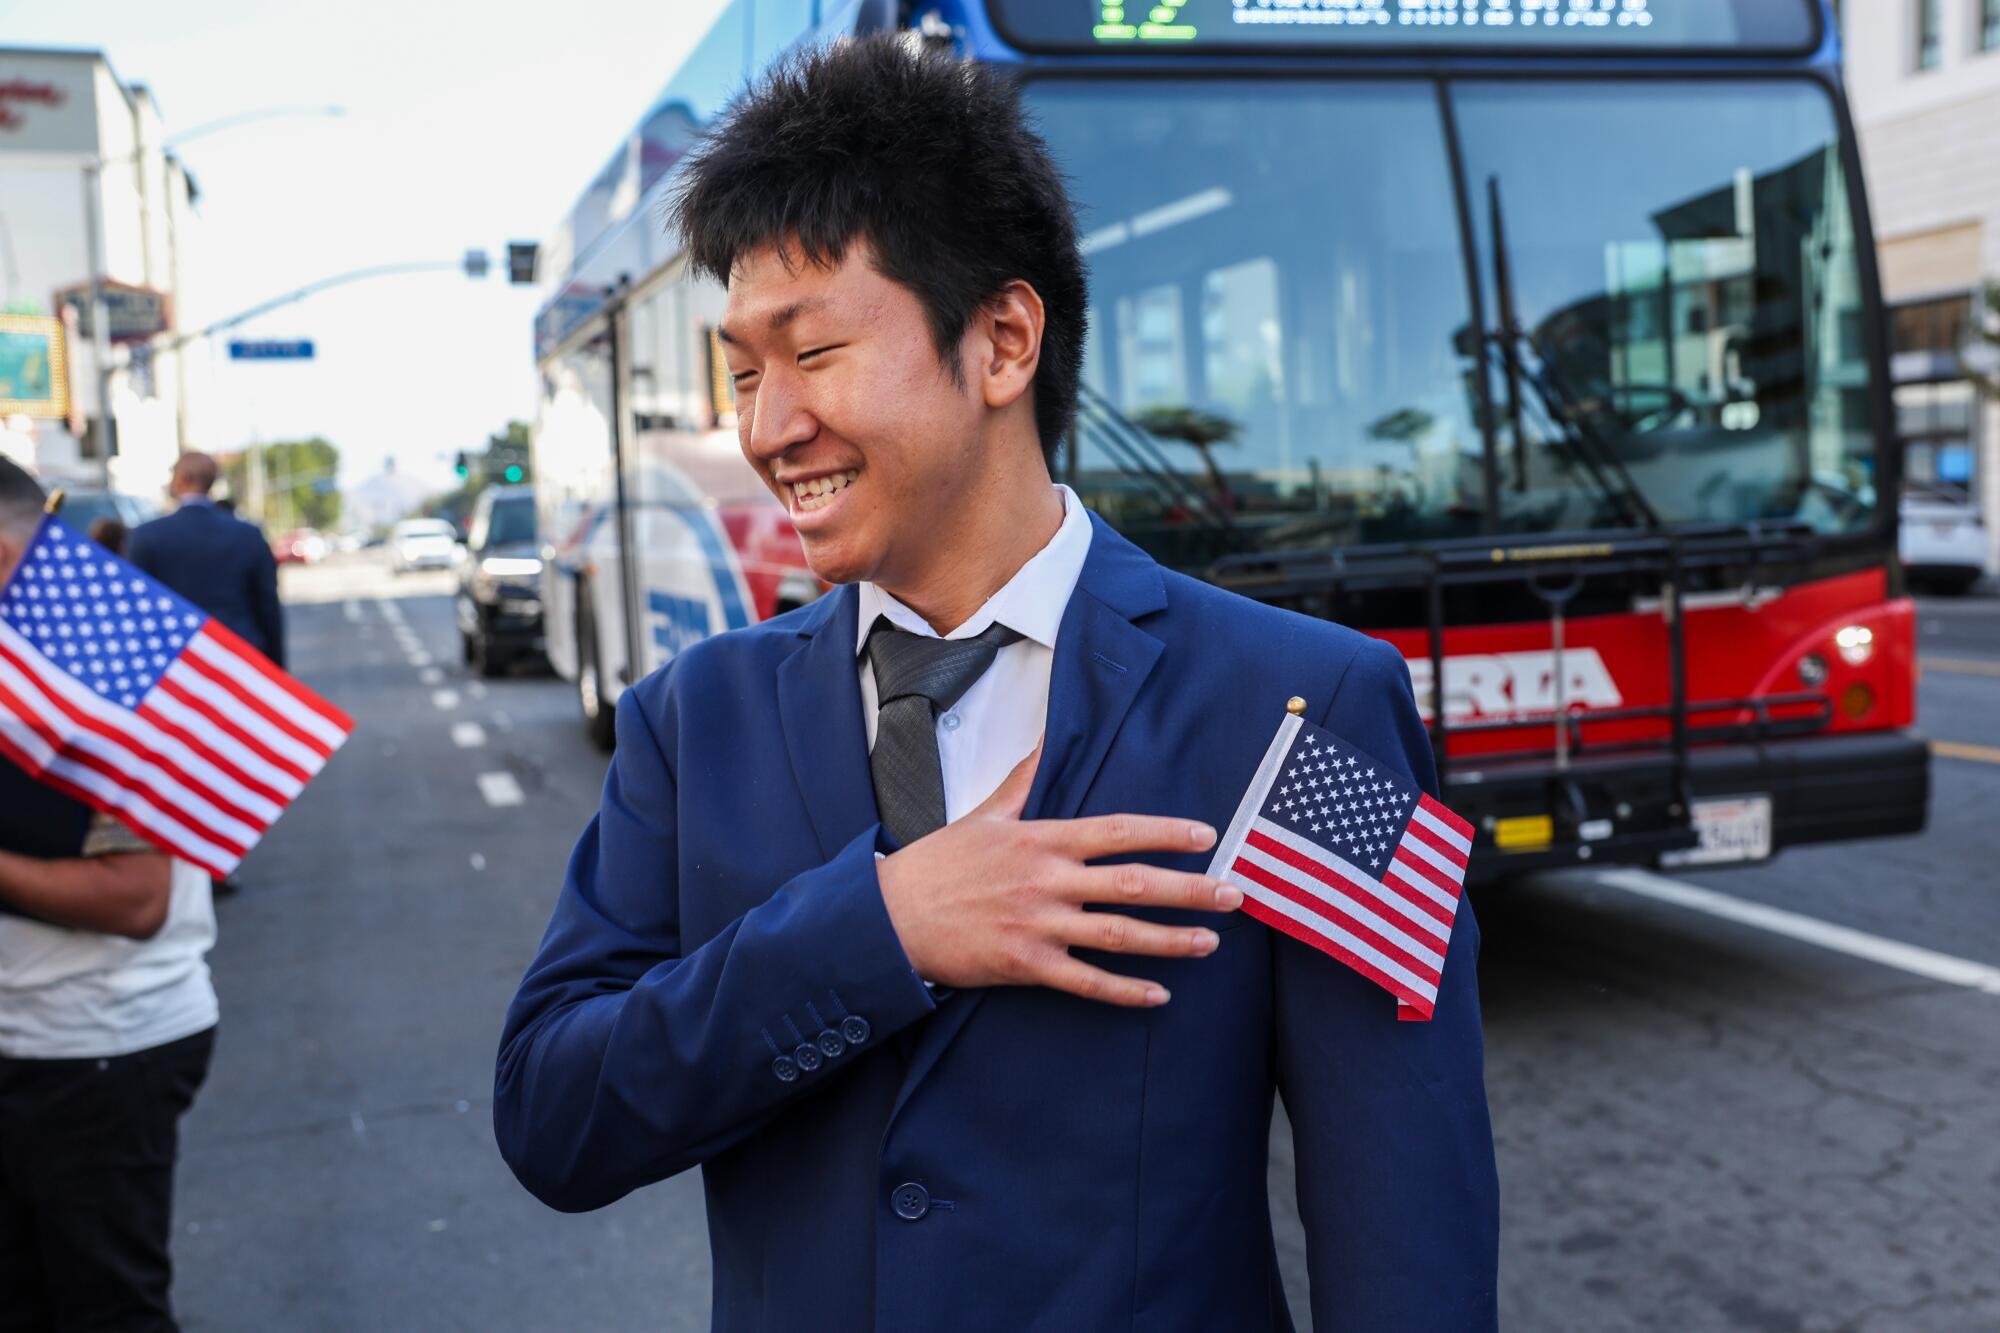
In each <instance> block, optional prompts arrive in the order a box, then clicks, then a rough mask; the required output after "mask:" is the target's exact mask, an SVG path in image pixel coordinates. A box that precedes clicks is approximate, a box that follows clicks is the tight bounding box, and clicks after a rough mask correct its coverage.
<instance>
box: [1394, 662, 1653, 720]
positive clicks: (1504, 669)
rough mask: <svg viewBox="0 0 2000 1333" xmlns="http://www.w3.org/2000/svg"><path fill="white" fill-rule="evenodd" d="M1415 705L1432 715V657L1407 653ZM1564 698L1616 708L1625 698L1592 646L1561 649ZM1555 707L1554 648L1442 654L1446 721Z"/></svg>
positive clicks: (1570, 703)
mask: <svg viewBox="0 0 2000 1333" xmlns="http://www.w3.org/2000/svg"><path fill="white" fill-rule="evenodd" d="M1408 666H1409V668H1410V683H1411V684H1412V685H1413V686H1415V687H1416V691H1417V710H1418V711H1419V712H1420V713H1422V714H1423V716H1424V719H1425V720H1426V721H1429V720H1430V716H1431V661H1430V659H1429V658H1428V657H1418V658H1411V659H1408ZM1563 674H1564V676H1565V680H1564V691H1563V693H1564V702H1565V703H1566V704H1567V705H1568V706H1569V707H1570V708H1571V709H1572V710H1573V709H1576V708H1616V707H1618V706H1619V705H1620V704H1622V703H1624V701H1625V699H1624V696H1623V695H1621V694H1620V693H1619V692H1618V685H1617V682H1615V681H1613V680H1612V679H1611V671H1610V669H1609V668H1607V667H1606V666H1605V665H1604V659H1603V658H1602V657H1600V656H1598V653H1597V650H1596V649H1595V648H1568V649H1565V650H1564V651H1563ZM1555 707H1556V672H1555V654H1554V653H1553V652H1549V651H1546V650H1542V651H1536V652H1525V653H1465V654H1458V655H1454V656H1451V657H1447V658H1445V659H1444V712H1445V719H1446V720H1447V721H1457V720H1461V719H1465V718H1479V719H1482V720H1488V721H1494V720H1500V719H1507V718H1521V717H1533V716H1534V715H1536V714H1538V713H1553V712H1554V711H1555Z"/></svg>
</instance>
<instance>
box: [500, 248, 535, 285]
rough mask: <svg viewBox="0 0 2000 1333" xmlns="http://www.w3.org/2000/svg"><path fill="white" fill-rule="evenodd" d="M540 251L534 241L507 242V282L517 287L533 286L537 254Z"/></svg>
mask: <svg viewBox="0 0 2000 1333" xmlns="http://www.w3.org/2000/svg"><path fill="white" fill-rule="evenodd" d="M539 249H540V247H539V246H538V245H536V244H535V242H533V241H509V242H507V281H509V282H511V283H514V284H516V285H517V286H533V285H534V282H535V254H536V252H537V251H538V250H539Z"/></svg>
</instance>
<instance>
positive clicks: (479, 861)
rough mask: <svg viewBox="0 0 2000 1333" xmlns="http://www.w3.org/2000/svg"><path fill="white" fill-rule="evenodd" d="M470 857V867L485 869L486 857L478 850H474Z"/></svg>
mask: <svg viewBox="0 0 2000 1333" xmlns="http://www.w3.org/2000/svg"><path fill="white" fill-rule="evenodd" d="M470 859H471V861H472V868H473V869H474V870H484V869H486V858H485V857H483V856H481V855H480V854H479V853H478V852H474V853H473V854H472V856H471V858H470Z"/></svg>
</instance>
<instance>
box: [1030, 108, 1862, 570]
mask: <svg viewBox="0 0 2000 1333" xmlns="http://www.w3.org/2000/svg"><path fill="white" fill-rule="evenodd" d="M1448 95H1449V96H1450V98H1451V99H1452V101H1451V108H1452V114H1453V116H1454V118H1455V121H1456V125H1457V129H1458V134H1459V144H1460V153H1461V158H1462V170H1463V180H1462V186H1463V194H1462V196H1461V194H1460V192H1459V191H1458V190H1455V188H1454V185H1455V182H1454V178H1453V166H1452V159H1451V154H1450V152H1449V151H1448V148H1447V137H1446V133H1445V112H1444V110H1443V108H1442V106H1441V104H1440V99H1439V94H1438V91H1437V87H1436V85H1435V84H1433V83H1430V82H1416V81H1410V82H1397V81H1367V82H1360V81H1356V82H1324V81H1310V82H1308V81H1282V80H1257V81H1238V80H1225V79H1200V80H1192V79H1191V80H1173V81H1169V80H1139V79H1131V80H1122V81H1119V82H1117V83H1116V84H1113V83H1110V82H1102V81H1083V80H1070V79H1046V80H1042V81H1039V82H1036V83H1034V84H1031V85H1030V87H1029V90H1028V96H1029V99H1030V103H1031V105H1032V106H1033V107H1034V109H1035V111H1036V113H1037V115H1038V117H1039V120H1040V123H1041V127H1042V131H1043V133H1044V135H1045V136H1046V137H1047V139H1048V141H1049V143H1050V145H1051V147H1052V148H1053V149H1054V150H1055V152H1056V155H1057V156H1058V158H1059V159H1060V160H1061V161H1062V162H1063V164H1064V166H1065V168H1066V170H1067V171H1068V173H1069V176H1070V180H1071V182H1072V188H1073V190H1074V192H1075V194H1076V197H1077V200H1078V204H1079V207H1080V210H1081V213H1082V230H1083V232H1084V240H1083V248H1084V251H1085V254H1086V258H1087V260H1088V263H1089V265H1090V269H1091V298H1092V305H1091V312H1090V317H1091V328H1090V335H1089V339H1088V343H1087V349H1086V359H1085V371H1084V380H1085V391H1084V402H1083V404H1082V408H1081V411H1080V413H1079V421H1078V431H1077V446H1078V447H1077V449H1076V450H1075V451H1074V457H1073V459H1070V460H1066V462H1067V466H1068V467H1069V476H1070V478H1071V479H1072V481H1073V483H1074V484H1076V485H1077V486H1078V487H1079V489H1080V490H1082V491H1083V492H1084V493H1085V495H1086V497H1087V498H1088V499H1089V501H1090V502H1091V503H1092V504H1094V505H1095V506H1097V507H1098V508H1099V509H1100V510H1101V511H1102V512H1104V513H1105V514H1106V516H1107V517H1109V518H1112V519H1113V520H1114V521H1116V522H1119V523H1120V524H1121V526H1123V527H1124V529H1125V530H1126V531H1127V532H1128V533H1130V534H1132V535H1133V536H1134V537H1135V538H1137V539H1139V540H1141V541H1146V540H1147V538H1148V537H1149V536H1151V537H1153V538H1155V539H1156V540H1154V541H1151V542H1149V543H1148V544H1150V545H1152V546H1153V547H1154V549H1155V552H1156V554H1159V555H1161V558H1163V559H1167V560H1168V561H1169V562H1170V563H1175V562H1176V561H1175V560H1174V556H1175V555H1176V550H1175V549H1174V540H1173V539H1174V537H1175V536H1176V533H1177V531H1180V532H1185V531H1186V530H1190V529H1199V530H1203V531H1212V530H1213V529H1215V528H1216V527H1218V526H1220V525H1223V524H1226V525H1227V526H1229V527H1232V528H1233V529H1234V530H1235V536H1234V538H1233V540H1234V541H1235V542H1236V543H1237V544H1238V545H1239V546H1240V545H1242V544H1249V545H1252V546H1263V547H1267V548H1273V549H1276V548H1286V547H1305V546H1329V545H1335V546H1352V545H1370V544H1377V543H1399V542H1409V541H1424V540H1434V539H1443V538H1452V537H1474V536H1482V535H1493V534H1513V535H1522V534H1536V533H1557V532H1571V531H1583V530H1594V529H1610V528H1631V527H1646V526H1651V525H1655V524H1665V525H1687V524H1738V523H1746V522H1751V521H1781V522H1803V523H1805V524H1808V525H1810V526H1811V527H1812V528H1813V529H1814V530H1816V531H1822V532H1843V531H1856V530H1860V529H1863V528H1866V527H1868V526H1869V525H1870V524H1871V523H1872V522H1873V509H1874V504H1875V498H1874V490H1873V484H1872V483H1873V476H1874V460H1875V453H1876V449H1877V443H1876V433H1875V423H1874V421H1873V419H1872V401H1873V399H1872V396H1871V393H1870V387H1869V361H1868V359H1867V357H1866V355H1865V353H1864V344H1863V336H1862V330H1863V328H1864V309H1865V307H1864V304H1863V299H1862V288H1861V281H1860V277H1859V272H1860V270H1859V267H1858V261H1857V249H1856V241H1855V234H1854V229H1853V226H1852V222H1851V219H1850V215H1849V210H1848V200H1847V187H1846V184H1845V180H1844V173H1843V169H1842V161H1841V155H1840V151H1839V138H1838V131H1837V128H1836V122H1835V118H1834V113H1833V107H1832V103H1831V100H1830V99H1829V97H1828V96H1827V94H1826V92H1825V91H1824V90H1822V89H1821V88H1819V87H1818V86H1816V85H1814V84H1810V83H1806V82H1803V81H1787V82H1782V83H1777V82H1774V83H1750V82H1723V81H1703V82H1681V81H1648V82H1637V81H1625V82H1621V83H1615V84H1614V83H1605V82H1597V81H1582V80H1574V81H1541V80H1538V81H1534V82H1528V81H1505V82H1503V81H1493V82H1482V83H1470V84H1462V85H1458V86H1455V87H1453V88H1451V89H1450V91H1449V94H1448ZM1461 198H1462V199H1463V202H1464V205H1465V207H1466V209H1467V211H1468V213H1469V215H1470V222H1471V224H1472V226H1471V231H1472V238H1473V249H1474V253H1473V254H1472V255H1471V256H1470V257H1468V256H1467V254H1466V252H1465V247H1464V245H1463V244H1462V243H1461V234H1462V233H1461V228H1460V214H1459V208H1460V202H1461ZM1468 260H1469V262H1468ZM1474 275H1476V281H1477V288H1476V292H1477V306H1475V303H1474V293H1475V288H1474V287H1473V285H1472V281H1473V277H1474ZM1475 309H1476V310H1477V311H1478V317H1477V318H1476V317H1475V313H1474V312H1475ZM1482 382H1483V383H1482ZM1482 388H1483V389H1484V393H1482ZM1482 401H1484V402H1486V403H1488V404H1490V409H1489V410H1490V412H1491V419H1490V429H1488V430H1482V429H1481V424H1480V417H1479V413H1480V411H1481V404H1482ZM1198 549H1199V547H1198V545H1197V546H1194V547H1187V548H1186V549H1185V550H1184V551H1182V552H1180V553H1181V554H1184V555H1186V556H1187V557H1189V558H1190V559H1191V558H1192V557H1193V556H1194V555H1195V554H1196V552H1197V550H1198ZM1181 562H1182V563H1185V562H1186V561H1181Z"/></svg>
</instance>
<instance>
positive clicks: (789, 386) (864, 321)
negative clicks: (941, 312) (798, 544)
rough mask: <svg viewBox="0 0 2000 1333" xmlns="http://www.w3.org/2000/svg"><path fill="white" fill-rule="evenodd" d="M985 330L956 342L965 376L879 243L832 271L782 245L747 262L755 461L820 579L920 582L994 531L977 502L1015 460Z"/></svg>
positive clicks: (741, 389)
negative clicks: (886, 268)
mask: <svg viewBox="0 0 2000 1333" xmlns="http://www.w3.org/2000/svg"><path fill="white" fill-rule="evenodd" d="M978 326H979V322H978V321H975V322H974V327H973V328H972V329H968V331H967V335H966V338H965V339H964V340H962V343H961V346H960V347H959V348H958V349H957V352H958V357H959V362H960V366H961V370H962V374H961V382H957V383H955V382H954V381H953V379H952V376H951V373H950V371H949V370H948V369H947V368H946V367H945V366H944V365H942V364H940V362H939V358H938V353H937V345H936V344H935V343H934V342H933V341H932V339H931V333H930V326H929V324H928V323H927V321H926V319H925V316H924V308H923V305H922V303H921V302H919V301H918V299H917V297H916V295H915V294H914V293H912V292H911V291H910V290H909V289H908V288H906V287H904V286H902V285H901V284H899V283H896V282H893V281H891V280H890V279H888V278H885V277H883V276H882V275H881V274H880V273H878V272H876V270H875V266H874V264H873V262H872V256H871V252H870V250H869V247H868V245H867V243H866V242H865V241H863V240H859V239H857V240H856V241H855V242H854V243H853V244H851V245H849V246H848V247H847V252H846V255H845V256H844V257H843V258H842V259H841V260H840V261H839V262H838V263H835V264H831V265H825V266H822V265H818V264H813V263H810V262H807V261H805V260H803V259H800V258H798V257H797V256H796V255H794V256H792V257H791V263H789V264H788V263H787V262H786V260H785V258H784V257H783V256H781V255H780V254H779V252H778V251H777V249H776V248H775V247H772V246H765V247H763V248H760V249H758V250H754V251H751V252H749V253H748V254H746V255H744V256H743V257H742V258H740V259H739V260H738V261H737V263H736V266H735V268H734V270H733V271H732V272H731V274H730V280H729V304H728V307H727V310H726V312H725V314H724V317H723V323H722V340H723V343H724V346H725V348H726V349H727V353H728V359H729V370H730V374H731V376H732V378H733V379H734V380H735V383H736V408H737V423H738V431H739V434H740V436H741V440H742V445H743V455H744V457H745V458H747V459H749V461H750V464H751V466H752V467H754V468H756V469H757V471H758V474H759V475H761V476H762V477H763V478H764V482H765V484H766V485H768V486H769V487H770V488H771V490H772V492H773V493H774V494H776V495H777V496H778V498H779V499H780V500H782V501H783V502H784V505H785V508H786V511H787V512H788V513H790V515H791V517H792V523H793V525H794V526H795V527H796V528H797V529H798V532H799V537H800V539H801V540H802V541H803V542H804V545H805V554H806V562H807V563H808V564H810V565H811V566H812V569H813V572H814V573H815V574H817V575H819V576H820V577H821V578H823V579H826V580H827V581H828V582H831V583H853V582H858V581H862V580H868V581H872V582H877V583H883V584H889V585H894V584H896V583H899V582H909V581H913V580H915V581H921V580H922V579H924V578H925V577H926V574H925V572H924V571H926V570H927V569H929V568H931V567H933V566H934V565H935V564H936V562H938V561H939V560H940V559H949V554H948V553H949V551H950V549H951V546H952V543H953V541H954V540H955V539H956V538H957V536H958V535H960V534H964V533H967V532H970V531H974V530H977V529H978V528H979V527H980V526H981V524H980V523H979V522H977V521H970V520H972V519H973V518H974V516H973V515H971V514H970V513H969V511H968V506H969V505H971V504H974V503H976V502H977V501H978V500H979V497H980V495H981V491H982V487H985V486H986V485H987V483H988V482H989V480H990V479H991V476H992V474H993V471H994V469H995V467H996V466H1001V465H1003V464H1004V462H1005V460H1004V459H1002V458H1001V457H1000V455H1002V454H1003V452H1005V451H1002V450H1000V449H997V448H993V447H988V446H990V445H992V444H993V443H994V441H993V440H992V439H991V438H990V437H991V436H993V435H994V433H995V430H994V427H995V425H996V422H995V420H994V417H995V413H994V412H993V410H992V407H991V406H990V405H989V403H988V401H987V395H986V394H985V393H984V392H983V388H982V383H981V378H980V375H979V374H978V367H977V355H976V353H977V350H978V349H977V346H976V344H977V342H978ZM1037 456H1038V455H1037Z"/></svg>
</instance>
